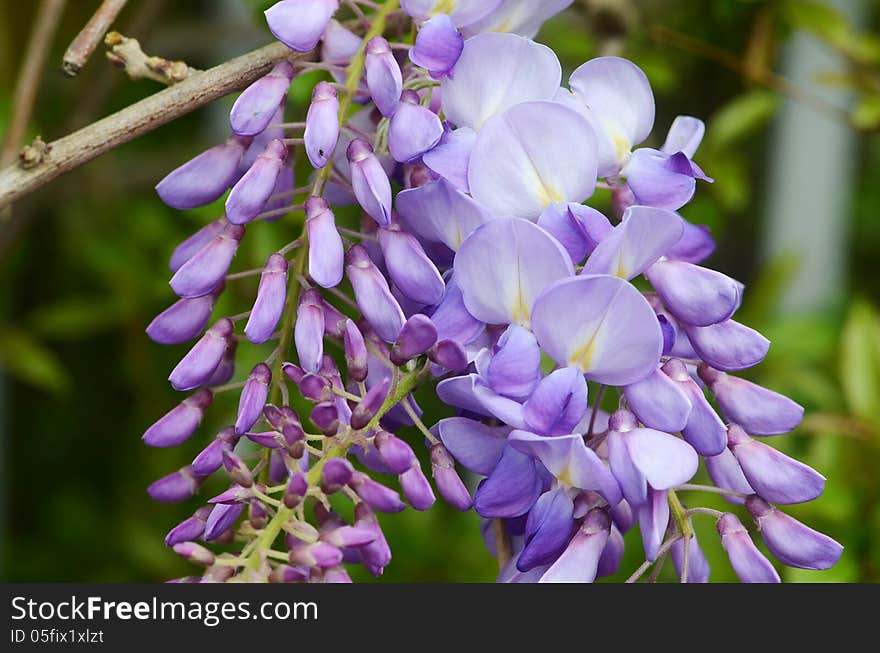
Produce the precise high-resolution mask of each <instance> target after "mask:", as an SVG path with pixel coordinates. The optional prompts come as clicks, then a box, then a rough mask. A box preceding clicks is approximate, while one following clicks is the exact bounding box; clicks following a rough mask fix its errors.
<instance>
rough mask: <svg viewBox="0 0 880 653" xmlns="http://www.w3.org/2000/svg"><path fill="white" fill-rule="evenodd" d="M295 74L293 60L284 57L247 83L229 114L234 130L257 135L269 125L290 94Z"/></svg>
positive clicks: (246, 134)
mask: <svg viewBox="0 0 880 653" xmlns="http://www.w3.org/2000/svg"><path fill="white" fill-rule="evenodd" d="M295 75H296V70H295V69H294V67H293V64H291V63H290V62H289V61H286V60H281V61H279V62H278V63H276V64H275V66H273V68H272V70H271V71H269V73H268V74H267V75H265V76H264V77H261V78H260V79H258V80H257V81H255V82H254V83H253V84H251V85H250V86H248V87H247V88H246V89H245V90H244V91H243V92H242V94H241V95H239V96H238V99H237V100H236V101H235V104H233V105H232V111H231V112H230V114H229V124H230V125H231V126H232V131H234V132H235V133H236V134H240V135H242V136H256V135H257V134H259V133H260V132H262V131H263V130H264V129H266V127H268V126H269V123H271V122H272V117H273V115H274V114H275V111H276V109H278V105H280V104H281V103H282V102H283V101H284V99H285V98H286V97H287V89H288V88H290V82H291V81H292V80H293V78H294V76H295Z"/></svg>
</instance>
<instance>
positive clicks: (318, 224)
mask: <svg viewBox="0 0 880 653" xmlns="http://www.w3.org/2000/svg"><path fill="white" fill-rule="evenodd" d="M305 210H306V229H307V231H308V237H309V276H310V277H311V278H312V279H314V280H315V283H317V284H318V285H319V286H321V287H323V288H333V287H334V286H338V285H339V282H340V281H342V272H343V268H344V265H345V250H344V248H343V245H342V238H341V237H340V235H339V232H338V231H337V230H336V217H335V216H334V215H333V211H331V210H330V205H329V204H328V203H327V201H326V200H324V199H322V198H320V197H310V198H309V199H307V200H306V205H305Z"/></svg>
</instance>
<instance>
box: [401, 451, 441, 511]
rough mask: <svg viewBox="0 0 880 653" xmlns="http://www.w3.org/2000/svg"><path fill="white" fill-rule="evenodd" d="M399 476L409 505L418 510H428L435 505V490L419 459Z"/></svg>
mask: <svg viewBox="0 0 880 653" xmlns="http://www.w3.org/2000/svg"><path fill="white" fill-rule="evenodd" d="M399 478H400V487H401V489H402V490H403V494H404V495H405V496H406V500H407V501H409V505H411V506H412V507H413V508H415V509H416V510H427V509H428V508H430V507H431V506H433V505H434V501H435V498H434V491H433V490H432V489H431V483H430V482H429V481H428V479H427V478H426V477H425V474H424V473H423V472H422V468H421V466H420V465H419V463H418V461H414V462H413V464H412V465H410V468H409V469H408V470H406V471H405V472H404V473H403V474H401V475H400V477H399Z"/></svg>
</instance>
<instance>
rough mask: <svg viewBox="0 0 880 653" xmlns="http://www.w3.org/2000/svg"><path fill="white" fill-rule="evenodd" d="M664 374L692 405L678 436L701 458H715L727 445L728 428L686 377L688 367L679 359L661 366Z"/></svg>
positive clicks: (701, 393)
mask: <svg viewBox="0 0 880 653" xmlns="http://www.w3.org/2000/svg"><path fill="white" fill-rule="evenodd" d="M662 369H663V372H664V374H666V375H667V376H668V377H669V378H670V379H672V380H673V381H675V382H676V383H677V385H678V389H680V390H681V391H682V392H683V393H684V394H685V396H686V397H687V399H688V401H689V402H690V404H691V411H690V413H689V414H688V418H687V424H686V425H685V427H684V428H683V429H681V434H682V435H683V436H684V439H685V440H687V442H688V444H690V445H691V446H692V447H693V448H694V449H696V451H697V453H698V454H700V455H701V456H717V455H718V454H720V453H721V452H722V451H724V447H725V445H726V443H727V428H726V427H725V426H724V422H722V421H721V418H720V417H718V414H717V413H716V412H715V409H714V408H712V406H711V405H710V404H709V402H708V401H707V400H706V396H705V395H704V394H703V391H702V390H701V389H700V386H698V385H697V384H696V383H695V382H694V380H693V379H692V378H691V376H690V374H688V371H687V368H686V367H685V366H684V363H682V362H681V361H680V360H678V359H675V358H673V359H671V360H669V361H667V362H666V364H665V365H663V368H662Z"/></svg>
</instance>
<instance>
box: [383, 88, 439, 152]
mask: <svg viewBox="0 0 880 653" xmlns="http://www.w3.org/2000/svg"><path fill="white" fill-rule="evenodd" d="M442 136H443V124H442V123H441V122H440V118H439V117H437V114H436V113H434V112H433V111H431V110H430V109H428V108H427V107H423V106H422V105H421V102H420V98H419V95H418V93H416V92H415V91H410V90H407V91H404V92H403V95H401V97H400V104H398V105H397V110H396V111H395V112H394V115H393V116H392V117H391V122H390V124H389V127H388V151H389V152H391V156H393V157H394V160H395V161H399V162H400V163H409V162H411V161H415V160H416V159H418V158H419V157H420V156H422V155H423V154H424V153H425V152H427V151H429V150H431V149H433V148H434V146H436V145H437V144H438V143H439V142H440V138H441V137H442Z"/></svg>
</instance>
